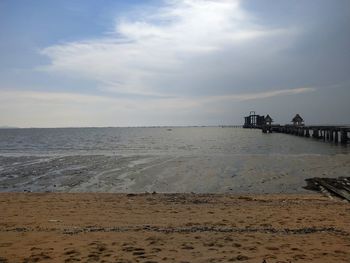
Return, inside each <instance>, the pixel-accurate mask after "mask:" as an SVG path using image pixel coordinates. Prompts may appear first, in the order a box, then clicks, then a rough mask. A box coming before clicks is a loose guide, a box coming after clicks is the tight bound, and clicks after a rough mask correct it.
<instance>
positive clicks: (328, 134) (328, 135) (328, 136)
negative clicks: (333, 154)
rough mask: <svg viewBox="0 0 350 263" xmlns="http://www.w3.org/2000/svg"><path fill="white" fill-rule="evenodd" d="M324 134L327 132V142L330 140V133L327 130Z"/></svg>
mask: <svg viewBox="0 0 350 263" xmlns="http://www.w3.org/2000/svg"><path fill="white" fill-rule="evenodd" d="M326 132H327V133H326V138H327V141H329V140H330V138H331V135H330V133H331V131H330V130H327V131H326Z"/></svg>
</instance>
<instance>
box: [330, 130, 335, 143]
mask: <svg viewBox="0 0 350 263" xmlns="http://www.w3.org/2000/svg"><path fill="white" fill-rule="evenodd" d="M329 133H330V134H329V140H330V141H331V142H333V137H334V136H333V133H334V130H330V132H329Z"/></svg>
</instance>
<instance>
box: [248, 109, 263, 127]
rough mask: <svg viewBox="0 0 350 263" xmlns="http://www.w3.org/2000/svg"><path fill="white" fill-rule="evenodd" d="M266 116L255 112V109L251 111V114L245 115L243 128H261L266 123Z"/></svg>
mask: <svg viewBox="0 0 350 263" xmlns="http://www.w3.org/2000/svg"><path fill="white" fill-rule="evenodd" d="M264 120H265V117H264V116H261V115H257V114H255V111H251V112H250V113H249V116H247V117H244V125H243V128H250V129H260V128H261V127H262V126H263V125H264Z"/></svg>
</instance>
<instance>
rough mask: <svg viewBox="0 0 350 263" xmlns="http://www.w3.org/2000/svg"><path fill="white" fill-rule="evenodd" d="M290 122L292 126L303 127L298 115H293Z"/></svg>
mask: <svg viewBox="0 0 350 263" xmlns="http://www.w3.org/2000/svg"><path fill="white" fill-rule="evenodd" d="M292 122H293V126H297V127H298V126H304V120H303V118H302V117H301V116H300V115H299V114H297V115H295V117H294V118H293V119H292Z"/></svg>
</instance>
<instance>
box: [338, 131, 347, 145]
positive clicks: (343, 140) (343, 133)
mask: <svg viewBox="0 0 350 263" xmlns="http://www.w3.org/2000/svg"><path fill="white" fill-rule="evenodd" d="M340 133H341V137H340V142H341V143H342V144H347V142H348V132H347V130H345V129H343V130H341V132H340Z"/></svg>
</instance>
